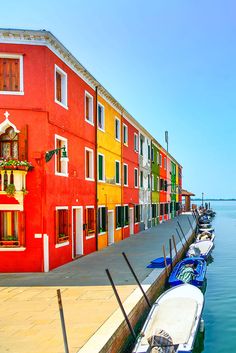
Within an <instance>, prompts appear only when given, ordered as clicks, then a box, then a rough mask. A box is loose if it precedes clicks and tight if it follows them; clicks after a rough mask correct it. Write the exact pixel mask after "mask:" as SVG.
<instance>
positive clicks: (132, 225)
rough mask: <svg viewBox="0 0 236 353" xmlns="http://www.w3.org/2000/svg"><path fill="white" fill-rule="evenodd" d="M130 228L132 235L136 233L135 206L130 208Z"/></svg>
mask: <svg viewBox="0 0 236 353" xmlns="http://www.w3.org/2000/svg"><path fill="white" fill-rule="evenodd" d="M129 230H130V235H131V234H134V209H133V207H130V208H129Z"/></svg>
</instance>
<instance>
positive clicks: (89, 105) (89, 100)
mask: <svg viewBox="0 0 236 353" xmlns="http://www.w3.org/2000/svg"><path fill="white" fill-rule="evenodd" d="M85 120H86V121H87V122H88V123H90V124H92V125H93V96H91V94H89V93H88V92H85Z"/></svg>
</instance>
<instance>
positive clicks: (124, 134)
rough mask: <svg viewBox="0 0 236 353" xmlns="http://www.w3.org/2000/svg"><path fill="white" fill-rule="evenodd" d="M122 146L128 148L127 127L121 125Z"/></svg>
mask: <svg viewBox="0 0 236 353" xmlns="http://www.w3.org/2000/svg"><path fill="white" fill-rule="evenodd" d="M123 144H124V145H126V146H128V126H127V125H126V124H124V123H123Z"/></svg>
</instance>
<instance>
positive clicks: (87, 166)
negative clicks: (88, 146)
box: [85, 151, 90, 178]
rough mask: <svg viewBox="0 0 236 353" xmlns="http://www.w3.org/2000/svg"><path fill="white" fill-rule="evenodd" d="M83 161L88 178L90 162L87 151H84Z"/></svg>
mask: <svg viewBox="0 0 236 353" xmlns="http://www.w3.org/2000/svg"><path fill="white" fill-rule="evenodd" d="M85 159H86V161H85V163H86V178H90V168H89V167H90V163H89V151H86V156H85Z"/></svg>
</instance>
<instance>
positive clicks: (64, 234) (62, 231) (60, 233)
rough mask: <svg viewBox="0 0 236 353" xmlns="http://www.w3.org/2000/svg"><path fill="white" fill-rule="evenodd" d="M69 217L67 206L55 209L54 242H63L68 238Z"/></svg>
mask: <svg viewBox="0 0 236 353" xmlns="http://www.w3.org/2000/svg"><path fill="white" fill-rule="evenodd" d="M68 220H69V217H68V209H67V208H57V209H56V244H58V243H63V242H65V241H68V239H69V231H68V226H69V222H68Z"/></svg>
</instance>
